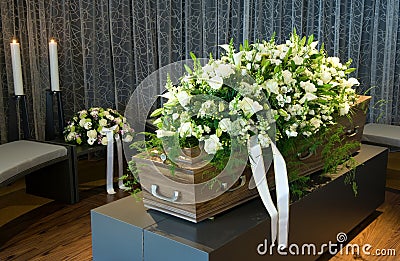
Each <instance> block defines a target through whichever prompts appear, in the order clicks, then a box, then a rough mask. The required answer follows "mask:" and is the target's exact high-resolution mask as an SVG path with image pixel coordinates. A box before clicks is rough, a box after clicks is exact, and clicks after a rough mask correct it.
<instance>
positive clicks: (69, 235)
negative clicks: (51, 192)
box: [0, 154, 400, 261]
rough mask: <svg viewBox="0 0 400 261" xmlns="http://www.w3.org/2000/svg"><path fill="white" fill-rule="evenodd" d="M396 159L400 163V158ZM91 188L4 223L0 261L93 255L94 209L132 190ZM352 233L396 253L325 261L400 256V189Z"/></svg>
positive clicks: (391, 191) (391, 192) (354, 237)
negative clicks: (69, 200)
mask: <svg viewBox="0 0 400 261" xmlns="http://www.w3.org/2000/svg"><path fill="white" fill-rule="evenodd" d="M396 157H398V155H397V154H396V156H395V158H396ZM396 159H397V158H396ZM397 160H398V162H400V157H399V158H398V159H397ZM395 163H396V164H397V161H395ZM96 165H99V164H96ZM86 167H87V168H88V169H91V167H90V166H89V167H88V166H86ZM394 169H395V170H394V171H395V172H394V174H395V176H394V177H395V179H396V178H400V176H397V174H396V173H400V172H397V169H396V167H394ZM399 170H400V169H399ZM89 183H90V182H89ZM89 183H86V184H89ZM88 188H90V186H88V187H87V188H84V189H83V190H82V191H81V201H80V202H79V203H77V204H74V205H66V204H62V203H58V202H55V201H52V202H49V203H45V204H43V205H41V206H40V207H36V208H34V209H33V210H31V211H29V212H27V213H25V214H23V215H21V216H19V217H18V218H15V219H13V220H12V221H10V222H8V223H7V224H5V225H3V226H1V227H0V261H4V260H92V251H91V231H90V210H91V209H93V208H96V207H98V206H101V205H104V204H107V203H109V202H111V201H114V200H117V199H119V198H122V197H125V196H127V193H124V192H122V191H119V192H118V193H117V194H115V195H107V193H106V192H105V187H104V186H100V187H98V186H97V187H93V188H92V189H88ZM0 201H1V199H0ZM1 214H3V213H0V215H1ZM348 238H349V240H348V241H347V242H349V241H350V240H351V243H358V244H360V245H362V244H370V245H372V247H373V248H372V249H378V248H379V249H395V251H396V253H397V257H385V258H383V257H376V256H375V257H374V256H365V255H360V256H352V255H339V254H338V255H336V256H329V255H327V256H324V257H322V258H321V259H320V260H321V261H322V260H333V261H336V260H400V190H395V189H389V190H388V191H387V192H386V201H385V203H384V204H383V205H382V206H381V207H380V208H379V209H378V210H377V211H376V212H375V213H374V214H373V215H371V216H370V217H369V218H368V219H367V220H365V221H364V222H363V223H362V224H360V226H358V227H357V228H355V229H354V231H352V232H351V233H350V234H349V235H348Z"/></svg>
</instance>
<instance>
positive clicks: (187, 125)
mask: <svg viewBox="0 0 400 261" xmlns="http://www.w3.org/2000/svg"><path fill="white" fill-rule="evenodd" d="M178 132H179V136H181V137H190V136H192V133H193V128H192V123H191V122H184V123H182V124H181V126H180V127H179V128H178Z"/></svg>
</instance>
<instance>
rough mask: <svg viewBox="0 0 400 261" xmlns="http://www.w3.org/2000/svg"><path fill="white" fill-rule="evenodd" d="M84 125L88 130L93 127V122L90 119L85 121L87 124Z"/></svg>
mask: <svg viewBox="0 0 400 261" xmlns="http://www.w3.org/2000/svg"><path fill="white" fill-rule="evenodd" d="M83 127H84V128H85V129H86V130H90V129H91V128H92V122H90V121H87V122H85V124H83Z"/></svg>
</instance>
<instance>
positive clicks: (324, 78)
mask: <svg viewBox="0 0 400 261" xmlns="http://www.w3.org/2000/svg"><path fill="white" fill-rule="evenodd" d="M321 80H322V81H323V82H324V83H328V82H329V81H330V80H332V76H331V74H330V73H329V72H327V71H325V72H322V73H321Z"/></svg>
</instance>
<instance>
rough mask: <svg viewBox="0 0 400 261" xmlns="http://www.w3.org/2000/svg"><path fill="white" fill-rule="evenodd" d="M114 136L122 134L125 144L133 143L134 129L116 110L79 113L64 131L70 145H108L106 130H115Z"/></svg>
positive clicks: (93, 109)
mask: <svg viewBox="0 0 400 261" xmlns="http://www.w3.org/2000/svg"><path fill="white" fill-rule="evenodd" d="M113 127H115V129H114V130H113V132H114V134H120V135H121V137H122V140H123V141H124V142H131V141H132V139H133V129H131V128H130V127H129V124H128V123H127V122H126V118H125V117H123V116H122V115H121V114H120V113H119V112H118V111H116V110H114V109H110V108H107V109H103V108H99V107H93V108H90V109H88V110H81V111H79V112H77V113H76V114H75V115H74V116H73V117H72V119H71V120H70V121H69V122H68V124H67V126H66V127H65V129H64V138H65V141H66V142H68V143H73V144H78V145H81V144H88V145H90V146H93V145H107V142H108V140H107V137H106V133H105V130H106V129H105V128H107V129H109V128H113Z"/></svg>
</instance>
